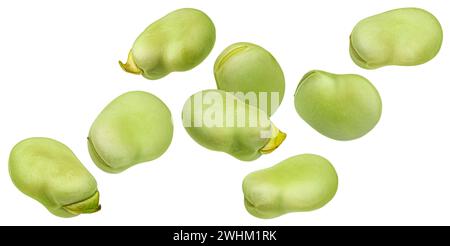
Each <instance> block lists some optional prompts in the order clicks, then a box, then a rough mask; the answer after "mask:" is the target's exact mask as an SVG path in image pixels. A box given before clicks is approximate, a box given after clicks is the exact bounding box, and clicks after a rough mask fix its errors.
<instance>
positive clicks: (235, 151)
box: [182, 90, 286, 161]
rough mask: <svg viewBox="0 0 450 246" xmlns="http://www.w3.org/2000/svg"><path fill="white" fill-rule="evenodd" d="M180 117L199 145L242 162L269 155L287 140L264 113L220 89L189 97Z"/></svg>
mask: <svg viewBox="0 0 450 246" xmlns="http://www.w3.org/2000/svg"><path fill="white" fill-rule="evenodd" d="M182 117H183V125H184V127H185V129H186V131H187V132H188V134H189V135H190V136H191V137H192V138H193V139H194V140H195V141H196V142H197V143H198V144H200V145H202V146H203V147H205V148H207V149H210V150H215V151H222V152H225V153H228V154H230V155H232V156H234V157H235V158H237V159H239V160H242V161H252V160H255V159H257V158H259V157H260V156H261V154H267V153H270V152H272V151H273V150H275V149H276V148H277V147H278V146H279V145H280V144H281V143H282V142H283V140H284V139H285V137H286V134H285V133H283V132H281V131H280V130H278V128H277V127H275V125H274V124H273V123H272V122H271V121H270V119H269V117H268V116H267V114H266V113H265V112H264V111H262V110H260V109H258V108H257V107H254V106H252V105H249V104H246V103H244V102H243V101H242V100H240V99H238V98H237V97H235V96H234V95H233V94H232V93H228V92H225V91H222V90H205V91H200V92H198V93H196V94H194V95H192V96H191V97H190V98H189V99H188V100H187V101H186V103H185V104H184V107H183V113H182Z"/></svg>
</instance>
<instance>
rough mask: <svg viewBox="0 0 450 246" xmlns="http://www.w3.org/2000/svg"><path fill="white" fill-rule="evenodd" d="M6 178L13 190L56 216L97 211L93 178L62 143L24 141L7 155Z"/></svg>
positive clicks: (44, 140) (39, 140)
mask: <svg viewBox="0 0 450 246" xmlns="http://www.w3.org/2000/svg"><path fill="white" fill-rule="evenodd" d="M9 175H10V176H11V179H12V181H13V183H14V184H15V185H16V187H17V188H18V189H19V190H20V191H22V192H23V193H24V194H26V195H27V196H30V197H31V198H33V199H35V200H37V201H38V202H40V203H42V205H44V206H45V207H46V208H47V209H48V211H50V212H51V213H53V214H54V215H56V216H60V217H73V216H77V215H79V214H83V213H94V212H97V211H98V210H100V205H99V192H98V190H97V183H96V181H95V178H94V177H93V176H92V175H91V174H90V173H89V171H88V170H86V168H85V167H84V166H83V164H81V162H80V161H79V160H78V158H77V157H76V156H75V155H74V154H73V152H72V151H71V150H70V149H69V148H68V147H67V146H65V145H64V144H62V143H60V142H58V141H56V140H53V139H50V138H28V139H25V140H23V141H21V142H19V143H18V144H17V145H16V146H14V148H13V149H12V151H11V154H10V156H9Z"/></svg>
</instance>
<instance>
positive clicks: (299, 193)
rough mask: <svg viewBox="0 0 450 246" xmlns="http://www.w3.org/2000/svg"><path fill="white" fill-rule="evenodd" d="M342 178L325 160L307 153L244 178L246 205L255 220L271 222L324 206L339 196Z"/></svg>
mask: <svg viewBox="0 0 450 246" xmlns="http://www.w3.org/2000/svg"><path fill="white" fill-rule="evenodd" d="M337 187H338V176H337V174H336V170H335V169H334V167H333V166H332V165H331V163H330V162H329V161H328V160H326V159H325V158H323V157H321V156H318V155H313V154H303V155H297V156H293V157H291V158H289V159H286V160H284V161H282V162H280V163H278V164H276V165H275V166H273V167H270V168H267V169H263V170H259V171H256V172H253V173H250V174H249V175H247V176H246V177H245V178H244V181H243V183H242V190H243V192H244V205H245V208H246V209H247V211H248V212H249V213H250V214H252V215H253V216H255V217H258V218H262V219H270V218H274V217H278V216H281V215H283V214H286V213H290V212H303V211H311V210H315V209H318V208H321V207H323V206H324V205H325V204H327V203H328V202H329V201H331V199H332V198H333V197H334V195H335V194H336V191H337Z"/></svg>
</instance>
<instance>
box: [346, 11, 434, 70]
mask: <svg viewBox="0 0 450 246" xmlns="http://www.w3.org/2000/svg"><path fill="white" fill-rule="evenodd" d="M442 38H443V32H442V27H441V24H440V23H439V21H438V20H437V19H436V17H434V16H433V15H432V14H431V13H429V12H427V11H425V10H423V9H419V8H401V9H394V10H391V11H387V12H384V13H381V14H378V15H374V16H371V17H368V18H366V19H363V20H361V21H360V22H359V23H358V24H356V26H355V27H354V28H353V31H352V33H351V35H350V56H351V58H352V60H353V61H354V62H355V63H356V64H357V65H358V66H360V67H362V68H366V69H376V68H379V67H383V66H388V65H399V66H414V65H419V64H423V63H425V62H427V61H429V60H431V59H433V57H435V56H436V55H437V53H438V52H439V50H440V48H441V45H442Z"/></svg>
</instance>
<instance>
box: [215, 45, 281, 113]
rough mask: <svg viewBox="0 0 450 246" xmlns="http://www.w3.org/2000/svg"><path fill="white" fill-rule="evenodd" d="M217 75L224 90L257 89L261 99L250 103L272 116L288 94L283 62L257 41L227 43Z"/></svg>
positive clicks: (219, 62)
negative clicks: (285, 89)
mask: <svg viewBox="0 0 450 246" xmlns="http://www.w3.org/2000/svg"><path fill="white" fill-rule="evenodd" d="M214 77H215V79H216V84H217V88H218V89H220V90H224V91H227V92H243V93H249V92H253V93H256V94H257V96H258V97H257V99H258V100H256V101H255V102H248V103H250V104H252V105H253V106H256V107H259V108H260V109H261V110H263V111H265V112H266V113H267V114H268V115H269V116H271V115H272V114H273V113H275V111H276V110H277V108H278V106H279V104H281V101H282V100H283V97H284V87H285V85H284V74H283V71H282V70H281V67H280V65H279V64H278V62H277V60H275V58H274V57H273V56H272V54H270V53H269V52H268V51H267V50H265V49H264V48H262V47H260V46H258V45H256V44H252V43H235V44H232V45H230V46H229V47H227V48H226V49H225V50H224V51H223V52H222V53H221V54H220V55H219V57H218V58H217V60H216V62H215V64H214ZM263 93H264V94H263ZM241 99H242V98H241ZM263 100H264V101H263Z"/></svg>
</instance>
